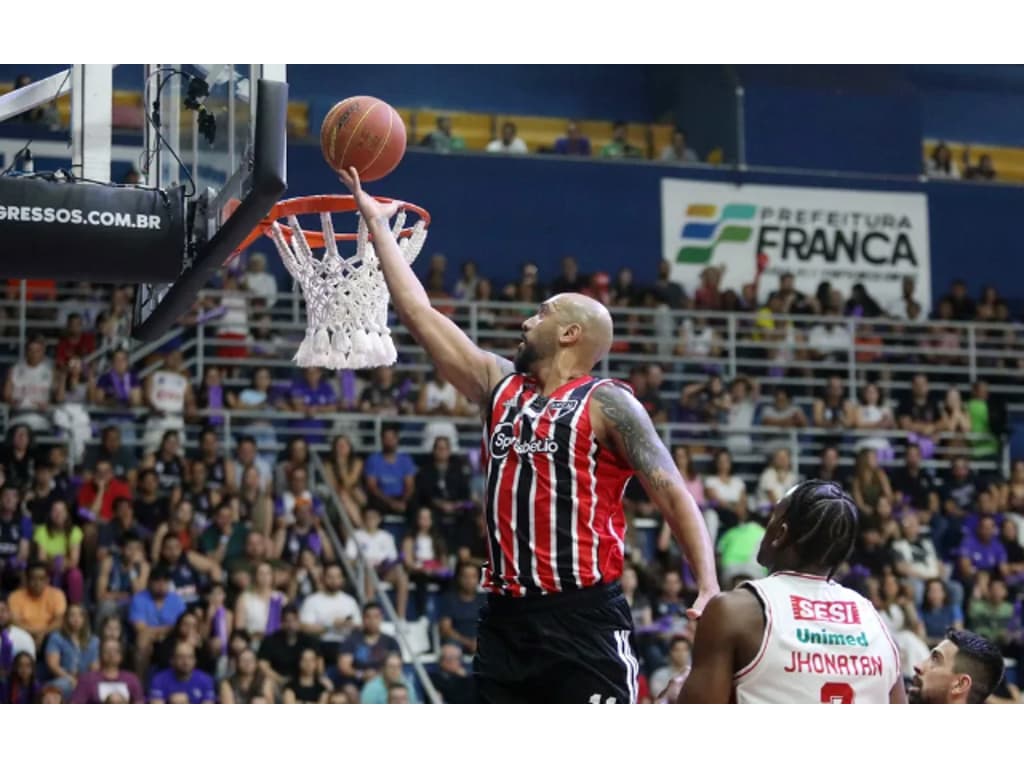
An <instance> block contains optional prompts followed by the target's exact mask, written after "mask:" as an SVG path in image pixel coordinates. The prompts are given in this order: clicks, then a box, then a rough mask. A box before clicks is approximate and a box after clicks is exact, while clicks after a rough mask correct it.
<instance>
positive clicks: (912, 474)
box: [890, 443, 939, 520]
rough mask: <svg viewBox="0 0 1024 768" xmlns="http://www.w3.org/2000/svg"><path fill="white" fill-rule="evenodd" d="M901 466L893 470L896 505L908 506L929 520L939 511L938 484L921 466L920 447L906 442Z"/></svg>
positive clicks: (892, 480)
mask: <svg viewBox="0 0 1024 768" xmlns="http://www.w3.org/2000/svg"><path fill="white" fill-rule="evenodd" d="M904 461H905V463H904V465H903V466H902V467H899V468H898V469H895V470H893V472H892V477H891V479H890V480H891V484H892V489H893V492H894V494H895V500H896V504H897V506H909V507H910V508H911V509H914V510H917V511H919V512H921V513H923V514H925V516H926V518H925V519H926V520H930V519H931V517H932V515H934V514H935V513H937V512H938V511H939V492H938V487H939V486H938V484H937V483H936V482H935V478H934V477H933V476H932V473H931V471H930V470H929V469H927V468H925V467H923V466H921V447H920V446H919V445H917V444H916V443H908V444H907V451H906V455H905V459H904Z"/></svg>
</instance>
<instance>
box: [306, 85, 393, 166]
mask: <svg viewBox="0 0 1024 768" xmlns="http://www.w3.org/2000/svg"><path fill="white" fill-rule="evenodd" d="M320 149H321V150H322V151H323V153H324V159H325V160H326V161H327V164H328V165H329V166H331V168H333V169H334V170H335V171H340V170H342V169H348V168H351V167H353V166H355V169H356V170H357V171H359V178H360V179H362V180H363V181H374V180H376V179H380V178H383V177H384V176H387V175H388V174H389V173H391V171H393V170H394V169H395V167H396V166H397V165H398V163H399V161H401V159H402V156H403V155H404V154H405V123H403V122H402V118H401V116H400V115H399V114H398V113H397V112H396V111H395V110H394V108H393V107H392V106H391V105H390V104H388V103H387V102H384V101H381V100H380V99H375V98H374V97H373V96H350V97H349V98H347V99H345V100H344V101H339V102H338V103H337V104H335V105H334V106H333V107H332V108H331V110H330V111H329V112H328V113H327V116H326V117H325V118H324V122H323V124H322V125H321V126H320Z"/></svg>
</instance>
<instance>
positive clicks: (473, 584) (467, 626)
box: [438, 563, 485, 654]
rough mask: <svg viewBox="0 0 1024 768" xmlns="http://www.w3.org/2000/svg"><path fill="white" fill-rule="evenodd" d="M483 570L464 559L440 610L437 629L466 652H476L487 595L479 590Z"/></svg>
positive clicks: (447, 641) (449, 641)
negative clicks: (479, 625) (478, 624)
mask: <svg viewBox="0 0 1024 768" xmlns="http://www.w3.org/2000/svg"><path fill="white" fill-rule="evenodd" d="M479 586H480V571H479V570H478V569H477V567H476V566H475V565H471V564H469V563H463V564H462V565H460V566H459V570H458V576H457V578H456V581H455V585H454V589H452V590H451V591H450V592H449V593H448V594H447V595H445V598H444V600H443V601H442V603H441V607H440V609H439V610H438V631H439V633H440V635H441V640H442V641H444V642H446V643H454V644H456V645H458V647H460V648H461V649H462V652H463V653H466V654H473V653H476V635H477V623H478V621H479V619H480V609H481V608H482V607H483V605H484V602H485V598H484V595H483V594H481V593H480V590H479Z"/></svg>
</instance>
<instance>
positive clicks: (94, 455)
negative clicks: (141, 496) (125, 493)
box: [85, 424, 138, 487]
mask: <svg viewBox="0 0 1024 768" xmlns="http://www.w3.org/2000/svg"><path fill="white" fill-rule="evenodd" d="M101 459H106V460H108V461H109V462H110V465H111V468H112V470H113V473H114V476H115V477H118V478H120V479H122V480H126V481H127V482H128V485H129V486H131V487H135V482H136V469H135V465H136V464H137V463H138V460H137V459H136V458H135V452H134V451H133V450H132V449H131V448H128V447H127V446H125V445H124V444H123V443H122V442H121V430H120V429H118V428H117V427H116V426H113V425H109V424H108V425H107V426H105V427H104V428H103V429H102V431H101V432H100V444H99V445H98V446H97V447H96V448H95V450H94V451H93V450H92V449H90V450H88V451H86V458H85V465H86V467H89V468H90V469H92V470H95V469H96V464H97V463H98V462H99V461H100V460H101Z"/></svg>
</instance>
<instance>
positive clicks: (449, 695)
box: [367, 643, 477, 704]
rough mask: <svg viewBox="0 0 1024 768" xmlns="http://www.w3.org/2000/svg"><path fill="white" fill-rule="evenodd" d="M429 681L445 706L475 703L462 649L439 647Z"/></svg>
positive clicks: (446, 644) (448, 644)
mask: <svg viewBox="0 0 1024 768" xmlns="http://www.w3.org/2000/svg"><path fill="white" fill-rule="evenodd" d="M430 681H431V682H432V683H433V684H434V688H436V689H437V692H438V693H439V694H441V701H442V702H444V703H445V704H475V703H476V701H477V695H476V682H475V681H474V679H473V676H472V675H471V674H470V673H469V672H467V671H466V667H465V665H464V664H463V663H462V649H461V648H460V647H459V646H458V645H456V644H454V643H444V644H443V645H442V646H441V660H440V661H439V663H438V665H437V670H435V671H432V672H431V673H430ZM367 685H369V684H367Z"/></svg>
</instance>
